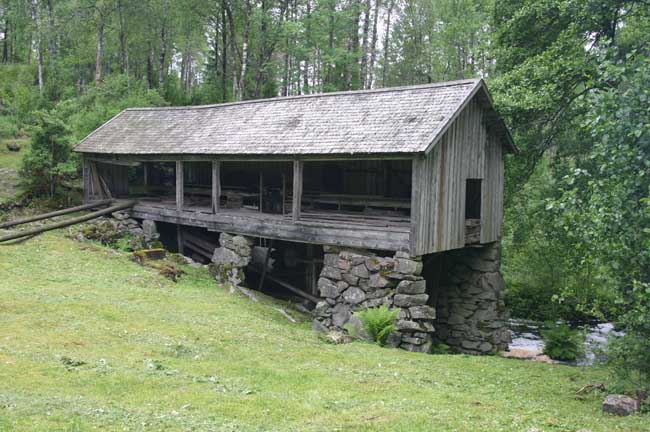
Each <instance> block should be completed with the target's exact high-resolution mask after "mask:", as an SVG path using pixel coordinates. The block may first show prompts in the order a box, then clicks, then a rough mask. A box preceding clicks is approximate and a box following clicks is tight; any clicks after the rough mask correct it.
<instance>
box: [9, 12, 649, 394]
mask: <svg viewBox="0 0 650 432" xmlns="http://www.w3.org/2000/svg"><path fill="white" fill-rule="evenodd" d="M471 77H482V78H484V79H485V80H486V81H487V83H488V86H489V88H490V90H491V92H492V96H493V98H494V100H495V103H496V105H497V108H498V110H499V112H500V113H501V115H502V116H504V118H505V119H506V122H507V124H508V125H509V127H510V129H511V131H512V133H513V136H514V139H515V142H516V144H517V146H518V147H519V149H520V150H521V151H520V153H519V154H517V155H513V156H509V158H508V160H507V169H506V177H507V178H506V182H505V184H506V204H505V206H506V207H505V214H506V218H505V224H506V225H505V235H504V239H503V254H504V257H503V259H504V261H503V265H504V268H503V272H504V276H505V278H506V280H507V283H508V299H509V307H510V309H511V311H512V314H513V316H516V317H528V318H534V319H538V320H557V319H563V320H567V321H585V320H612V321H614V322H616V323H618V324H619V325H621V326H622V327H624V328H625V329H626V336H625V337H624V338H622V340H621V343H620V344H619V345H617V346H614V347H613V350H614V353H618V354H617V355H612V359H613V360H612V361H614V362H619V363H620V364H624V365H625V367H622V368H620V369H619V370H620V371H622V372H621V373H622V374H624V375H626V376H625V378H626V379H628V380H631V381H634V382H637V383H638V382H645V383H646V384H645V385H646V386H648V385H649V384H648V383H650V357H648V353H650V318H648V317H650V109H649V108H648V107H649V106H650V3H649V2H648V1H647V0H214V1H209V0H175V1H171V0H141V1H137V2H136V1H130V0H0V146H2V147H4V146H5V144H9V143H17V144H18V145H23V146H25V147H26V148H28V151H27V153H26V155H25V157H24V158H23V160H22V162H21V163H20V168H19V174H20V181H21V189H22V190H23V192H24V194H26V195H27V196H29V197H48V198H49V199H56V197H57V196H58V195H60V194H68V193H69V192H70V190H72V189H74V185H75V184H77V185H78V182H79V176H80V166H79V162H78V161H77V159H76V156H75V155H74V154H73V153H72V152H71V147H72V146H73V145H74V144H75V143H77V142H78V141H79V140H80V139H82V138H83V137H84V136H86V135H87V134H88V133H90V132H91V131H92V130H94V129H95V128H97V127H98V126H100V125H101V124H102V123H104V122H105V121H107V120H108V119H110V118H111V117H112V116H114V115H115V114H117V113H118V112H119V111H120V110H122V109H124V108H127V107H132V106H166V105H198V104H211V103H220V102H229V101H239V100H248V99H257V98H269V97H278V96H290V95H303V94H311V93H320V92H331V91H341V90H357V89H373V88H382V87H391V86H401V85H412V84H423V83H432V82H437V81H445V80H455V79H462V78H471Z"/></svg>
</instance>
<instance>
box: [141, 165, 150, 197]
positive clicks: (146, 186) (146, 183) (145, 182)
mask: <svg viewBox="0 0 650 432" xmlns="http://www.w3.org/2000/svg"><path fill="white" fill-rule="evenodd" d="M142 177H143V182H142V183H143V186H144V190H145V191H147V190H148V189H149V162H142Z"/></svg>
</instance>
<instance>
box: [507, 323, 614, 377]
mask: <svg viewBox="0 0 650 432" xmlns="http://www.w3.org/2000/svg"><path fill="white" fill-rule="evenodd" d="M508 327H509V329H510V335H511V337H512V342H511V343H510V345H509V346H508V348H509V349H510V350H512V349H521V350H526V351H530V352H531V353H535V352H536V353H541V352H542V351H543V350H544V341H543V340H542V336H541V334H540V331H541V330H542V328H543V323H540V322H537V321H531V320H524V319H511V320H509V321H508ZM572 327H573V328H582V329H583V330H585V332H586V337H585V344H584V348H585V349H584V352H585V355H584V357H583V358H579V359H578V360H577V361H576V362H572V363H569V364H575V365H578V366H590V365H593V364H594V363H597V362H601V361H604V360H605V359H606V357H605V355H604V353H603V350H604V348H606V347H607V338H608V337H609V336H610V335H614V336H622V335H623V333H622V332H620V331H616V330H615V329H614V324H612V323H609V322H606V323H595V324H586V325H575V326H572Z"/></svg>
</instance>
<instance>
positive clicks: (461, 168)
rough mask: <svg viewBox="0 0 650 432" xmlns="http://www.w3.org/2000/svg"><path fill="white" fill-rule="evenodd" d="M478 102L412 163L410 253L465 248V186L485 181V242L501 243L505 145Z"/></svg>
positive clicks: (482, 235) (482, 214)
mask: <svg viewBox="0 0 650 432" xmlns="http://www.w3.org/2000/svg"><path fill="white" fill-rule="evenodd" d="M483 117H484V110H483V108H482V107H481V105H480V103H479V102H478V101H477V100H474V101H472V102H470V103H469V104H468V106H467V107H466V108H465V109H464V110H463V112H462V113H461V114H460V115H459V116H458V118H457V119H456V121H455V122H454V123H453V124H452V126H451V127H450V128H449V129H448V130H447V132H445V135H444V136H443V137H442V138H441V140H440V141H439V142H438V143H437V145H436V146H435V147H434V149H433V150H432V151H431V152H430V153H429V154H428V155H427V156H426V157H425V158H422V159H415V160H414V161H413V190H412V202H413V210H412V212H411V214H412V222H411V226H412V229H411V232H412V235H411V253H413V254H417V255H422V254H427V253H433V252H440V251H445V250H450V249H458V248H462V247H464V246H465V185H466V180H467V179H468V178H473V179H482V180H483V182H482V183H483V184H482V209H481V216H482V217H481V221H482V225H485V226H482V228H481V242H483V243H486V242H490V241H496V240H498V239H499V236H500V233H501V219H502V217H503V210H502V209H500V206H502V202H503V159H502V149H501V144H500V143H499V142H498V141H497V140H496V138H492V137H490V134H489V132H488V130H487V128H486V127H485V125H484V119H483Z"/></svg>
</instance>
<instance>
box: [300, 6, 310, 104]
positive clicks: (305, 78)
mask: <svg viewBox="0 0 650 432" xmlns="http://www.w3.org/2000/svg"><path fill="white" fill-rule="evenodd" d="M306 30H307V32H306V34H307V35H311V0H307V27H306ZM302 93H303V94H309V93H310V91H309V54H305V71H304V73H303V76H302Z"/></svg>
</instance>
